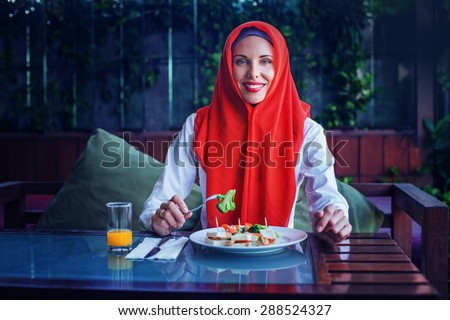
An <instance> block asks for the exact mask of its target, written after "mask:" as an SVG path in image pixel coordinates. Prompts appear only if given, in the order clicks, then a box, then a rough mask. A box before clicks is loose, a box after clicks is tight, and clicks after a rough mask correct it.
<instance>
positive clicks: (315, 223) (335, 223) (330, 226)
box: [311, 204, 352, 245]
mask: <svg viewBox="0 0 450 320" xmlns="http://www.w3.org/2000/svg"><path fill="white" fill-rule="evenodd" d="M311 224H312V229H313V233H314V234H315V235H316V236H317V237H319V238H320V239H321V240H323V241H325V242H327V243H329V244H331V245H334V244H337V243H339V242H341V241H343V240H345V239H346V238H347V237H348V236H349V235H350V232H352V226H351V224H350V222H349V221H348V219H347V217H346V216H345V214H344V211H342V210H341V209H338V208H336V206H335V205H333V204H330V205H328V206H326V207H325V208H324V209H323V211H318V212H315V213H314V214H313V220H312V221H311Z"/></svg>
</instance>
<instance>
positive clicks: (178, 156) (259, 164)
mask: <svg viewBox="0 0 450 320" xmlns="http://www.w3.org/2000/svg"><path fill="white" fill-rule="evenodd" d="M326 151H327V148H326V140H325V136H324V134H323V129H322V127H321V126H320V125H318V124H317V123H316V122H314V121H313V120H311V119H310V118H309V105H307V104H306V103H304V102H303V101H301V100H300V99H299V97H298V94H297V91H296V87H295V84H294V81H293V79H292V75H291V72H290V65H289V53H288V49H287V45H286V42H285V40H284V38H283V36H282V35H281V33H280V32H279V31H278V30H277V29H276V28H274V27H273V26H271V25H269V24H267V23H264V22H260V21H252V22H247V23H244V24H242V25H240V26H238V27H237V28H236V29H234V30H233V31H232V32H231V34H230V35H229V37H228V39H227V41H226V43H225V46H224V49H223V52H222V57H221V61H220V66H219V71H218V75H217V80H216V84H215V89H214V94H213V98H212V102H211V104H210V105H209V106H206V107H204V108H201V109H199V110H198V111H197V112H196V113H195V114H193V115H191V116H190V117H189V118H188V119H187V121H186V123H185V124H184V126H183V129H182V130H181V132H180V134H179V136H178V137H177V139H176V140H175V141H174V143H173V144H172V146H171V148H170V150H169V152H168V154H167V159H166V166H165V168H164V170H163V172H162V174H161V177H160V178H159V180H158V182H157V183H156V185H155V187H154V189H153V191H152V193H151V195H150V196H149V198H148V200H147V201H146V203H145V205H144V210H143V213H142V214H141V217H140V218H141V222H142V224H143V225H144V226H145V227H146V228H147V229H149V230H152V231H153V232H156V233H158V234H159V235H167V234H169V233H170V232H171V231H173V230H176V229H178V228H180V227H181V226H182V225H183V224H184V222H185V219H188V218H190V217H191V216H192V213H191V212H190V211H189V209H188V208H187V206H186V204H185V203H184V201H183V199H185V198H186V197H187V196H188V195H189V193H190V191H191V189H192V186H193V184H194V181H195V178H196V175H197V172H198V177H199V184H200V187H201V191H202V196H203V199H206V198H207V197H208V196H211V195H214V194H220V193H222V194H223V193H225V192H227V191H228V190H230V189H236V197H235V202H236V210H234V211H231V212H228V213H226V214H222V213H219V211H218V210H217V208H216V201H208V202H207V203H206V205H205V206H204V207H203V208H202V213H201V222H202V227H203V228H206V227H213V226H216V223H217V222H218V223H219V225H222V224H223V223H227V224H237V222H238V219H240V221H241V222H249V223H260V224H264V223H265V221H266V219H267V221H268V223H269V224H270V225H273V226H284V227H293V221H294V213H295V211H294V209H295V202H296V198H297V194H298V190H299V186H300V185H301V183H302V181H303V179H304V177H308V180H307V185H306V194H307V198H308V206H309V216H310V220H311V225H312V228H313V232H314V233H315V234H316V235H317V236H318V237H320V238H321V239H322V240H324V241H326V242H328V243H331V244H334V243H338V242H340V241H342V240H344V239H345V238H346V237H347V236H348V235H349V233H350V232H351V225H350V223H349V221H348V204H347V202H346V201H345V199H344V198H343V197H342V196H341V195H340V194H339V193H338V191H337V187H336V180H335V177H334V170H333V161H326V160H327V153H326Z"/></svg>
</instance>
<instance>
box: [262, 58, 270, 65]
mask: <svg viewBox="0 0 450 320" xmlns="http://www.w3.org/2000/svg"><path fill="white" fill-rule="evenodd" d="M261 63H262V64H270V63H272V60H270V59H263V60H261Z"/></svg>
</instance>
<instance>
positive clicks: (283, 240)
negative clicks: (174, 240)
mask: <svg viewBox="0 0 450 320" xmlns="http://www.w3.org/2000/svg"><path fill="white" fill-rule="evenodd" d="M271 228H272V229H273V231H275V232H276V233H278V234H279V235H280V237H279V238H278V239H277V241H276V242H275V243H274V244H271V245H268V246H257V245H255V246H251V247H234V246H214V245H211V244H208V243H206V242H205V239H206V234H207V233H208V232H209V231H215V230H217V228H210V229H203V230H200V231H197V232H194V233H193V234H191V235H190V236H189V240H191V241H192V242H193V243H196V244H199V245H201V246H204V247H208V248H211V249H214V250H217V251H221V252H226V253H233V254H245V255H249V254H265V253H274V252H278V251H280V250H283V249H284V248H286V247H289V246H291V245H293V244H296V243H298V242H301V241H303V240H305V239H306V238H307V237H308V235H307V234H306V232H304V231H301V230H297V229H291V228H283V227H271ZM219 230H220V231H224V229H223V228H219Z"/></svg>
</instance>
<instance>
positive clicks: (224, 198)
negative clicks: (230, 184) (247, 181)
mask: <svg viewBox="0 0 450 320" xmlns="http://www.w3.org/2000/svg"><path fill="white" fill-rule="evenodd" d="M235 195H236V190H235V189H231V190H228V191H227V193H226V194H218V195H217V200H218V201H219V202H218V203H217V209H219V211H220V212H222V213H227V212H228V211H233V210H234V209H236V204H235V203H234V196H235Z"/></svg>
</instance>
